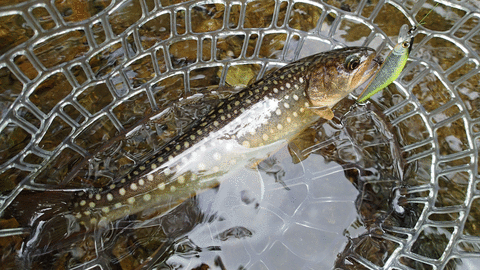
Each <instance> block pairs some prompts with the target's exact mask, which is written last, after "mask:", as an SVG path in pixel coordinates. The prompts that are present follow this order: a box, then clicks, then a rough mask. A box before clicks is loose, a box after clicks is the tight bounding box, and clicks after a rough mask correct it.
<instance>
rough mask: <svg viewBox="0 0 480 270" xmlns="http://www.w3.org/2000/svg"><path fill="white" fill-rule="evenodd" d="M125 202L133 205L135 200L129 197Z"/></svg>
mask: <svg viewBox="0 0 480 270" xmlns="http://www.w3.org/2000/svg"><path fill="white" fill-rule="evenodd" d="M127 202H128V203H129V204H133V203H134V202H135V198H134V197H130V198H128V199H127Z"/></svg>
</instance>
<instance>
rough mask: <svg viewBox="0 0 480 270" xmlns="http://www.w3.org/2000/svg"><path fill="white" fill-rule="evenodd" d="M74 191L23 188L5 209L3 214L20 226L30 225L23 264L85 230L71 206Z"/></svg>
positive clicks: (63, 244)
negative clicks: (13, 219) (40, 190)
mask: <svg viewBox="0 0 480 270" xmlns="http://www.w3.org/2000/svg"><path fill="white" fill-rule="evenodd" d="M74 196H75V193H73V192H64V191H62V192H60V191H42V192H38V191H23V192H21V193H20V194H19V195H18V196H17V197H16V198H15V200H14V201H13V202H12V204H11V205H10V206H9V207H8V208H7V209H6V210H5V214H4V217H7V218H8V217H13V218H15V219H16V220H17V221H18V223H19V224H20V226H21V227H25V228H30V232H31V233H30V235H29V236H27V237H26V239H25V240H24V243H23V245H22V248H21V252H20V259H21V260H22V264H29V262H31V261H32V259H33V258H34V257H36V256H39V255H43V254H46V253H49V252H52V251H55V250H58V249H60V248H62V247H65V245H68V244H69V242H71V240H74V239H72V236H75V235H78V234H79V233H81V232H82V228H81V227H80V225H79V224H78V222H76V219H75V217H74V216H73V215H72V214H71V212H70V210H71V207H72V204H73V201H74V200H75V197H74Z"/></svg>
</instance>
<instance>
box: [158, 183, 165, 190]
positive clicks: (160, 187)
mask: <svg viewBox="0 0 480 270" xmlns="http://www.w3.org/2000/svg"><path fill="white" fill-rule="evenodd" d="M157 187H158V189H160V190H164V189H165V183H160V184H158V186H157Z"/></svg>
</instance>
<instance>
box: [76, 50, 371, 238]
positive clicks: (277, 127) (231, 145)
mask: <svg viewBox="0 0 480 270" xmlns="http://www.w3.org/2000/svg"><path fill="white" fill-rule="evenodd" d="M378 68H379V63H378V62H377V61H376V58H375V51H374V50H372V49H369V48H361V47H352V48H344V49H339V50H334V51H330V52H324V53H319V54H316V55H313V56H310V57H307V58H304V59H301V60H299V61H296V62H293V63H291V64H289V65H287V66H285V67H283V68H280V69H279V70H277V71H275V72H273V73H271V74H269V75H267V76H266V77H264V78H263V79H262V80H260V81H257V82H256V83H254V84H252V85H250V86H248V87H247V88H245V89H244V90H242V91H240V92H238V93H237V94H235V95H233V96H231V97H230V98H228V99H225V100H223V101H222V102H220V104H219V105H218V106H217V107H216V108H214V109H213V110H211V111H210V112H209V113H208V115H206V116H205V117H204V118H203V119H201V120H199V121H198V123H196V124H195V125H194V126H193V127H192V128H191V129H189V130H187V131H186V132H185V133H184V134H182V135H181V136H180V137H178V138H177V139H175V140H172V141H171V142H170V143H168V144H167V145H166V146H165V147H164V148H163V150H162V151H160V152H159V153H158V154H156V155H155V156H153V157H152V158H150V159H148V160H147V161H146V162H144V163H143V164H141V165H139V166H137V167H136V168H135V169H134V170H133V171H132V172H131V173H129V174H128V175H126V176H125V177H124V178H122V179H121V180H120V181H119V184H116V185H111V186H109V187H104V188H103V189H101V190H96V191H90V192H87V193H83V192H82V193H79V194H77V196H76V197H77V198H78V200H77V201H76V202H75V203H74V204H73V207H72V209H71V214H72V215H73V216H74V217H75V218H76V219H77V221H79V222H80V224H82V225H83V226H84V227H85V228H86V229H92V228H95V227H96V226H105V225H107V224H108V223H109V222H112V221H114V220H117V219H120V218H123V217H125V216H127V215H130V214H135V213H139V212H141V211H143V210H146V209H149V208H154V207H159V206H169V207H173V206H175V205H177V204H179V203H181V202H182V201H184V200H186V199H188V198H190V197H192V196H194V195H195V194H196V193H197V192H198V191H201V190H205V189H208V188H212V187H215V186H217V185H218V184H219V183H220V181H221V180H222V179H225V178H227V177H228V175H229V174H230V173H233V172H235V170H237V169H238V168H242V167H245V166H251V164H252V163H253V162H254V161H256V160H259V159H262V158H265V157H267V156H268V155H269V154H271V153H272V152H273V151H275V150H278V149H279V148H280V147H281V146H283V145H285V144H286V143H287V142H288V140H290V139H292V138H293V137H294V136H295V135H296V134H298V133H299V132H301V131H303V130H304V129H305V128H307V127H308V126H310V125H311V124H312V123H314V122H315V121H317V120H319V118H320V117H322V116H323V115H324V114H323V112H324V111H325V110H327V111H328V110H330V109H329V108H331V107H332V106H333V105H335V104H336V103H337V102H338V101H339V100H341V99H342V98H343V97H345V96H346V95H348V94H349V93H350V92H352V91H353V90H354V89H355V88H356V87H358V86H359V85H360V84H362V83H363V82H365V81H366V80H367V79H368V78H369V77H371V75H372V74H373V73H374V72H375V71H376V70H377V69H378ZM312 108H322V110H323V111H322V110H320V111H319V110H316V109H312ZM330 112H331V111H330Z"/></svg>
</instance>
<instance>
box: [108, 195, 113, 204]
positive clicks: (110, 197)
mask: <svg viewBox="0 0 480 270" xmlns="http://www.w3.org/2000/svg"><path fill="white" fill-rule="evenodd" d="M112 200H113V195H112V194H111V193H108V194H107V201H109V202H111V201H112Z"/></svg>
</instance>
